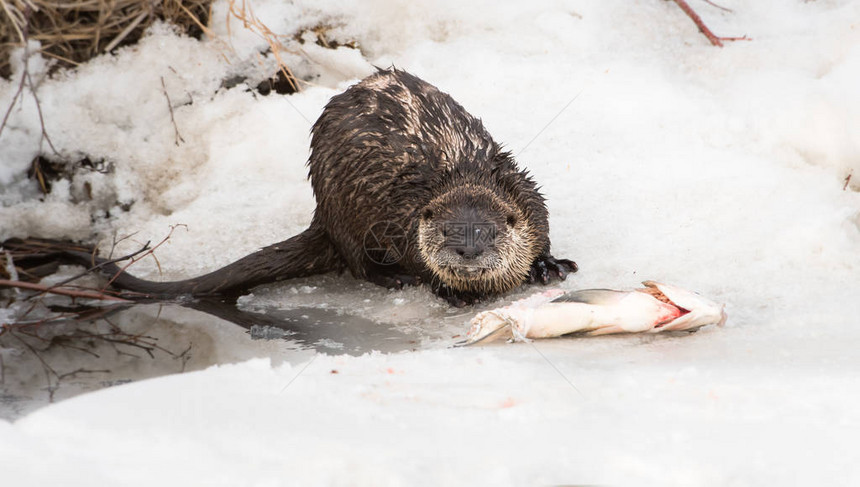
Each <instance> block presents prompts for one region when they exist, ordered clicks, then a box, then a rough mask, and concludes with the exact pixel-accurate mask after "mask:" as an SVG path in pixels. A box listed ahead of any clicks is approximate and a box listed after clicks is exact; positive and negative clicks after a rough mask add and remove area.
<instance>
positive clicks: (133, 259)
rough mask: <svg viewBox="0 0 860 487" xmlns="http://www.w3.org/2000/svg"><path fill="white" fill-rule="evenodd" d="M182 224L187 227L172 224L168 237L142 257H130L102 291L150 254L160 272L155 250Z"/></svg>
mask: <svg viewBox="0 0 860 487" xmlns="http://www.w3.org/2000/svg"><path fill="white" fill-rule="evenodd" d="M180 226H182V227H185V225H183V224H178V225H170V232H168V234H167V236H166V237H164V238H163V239H162V240H161V242H158V243H157V244H155V246H154V247H152V248H151V249H148V250H147V251H146V252H144V253H143V254H142V255H140V257H138V256H134V257H132V258H131V259H129V262H128V264H126V265H124V266H123V267H122V268H120V270H119V272H117V273H116V274H115V275H114V276H113V277H112V278H111V279H110V280H109V281H108V282H107V284H105V285H104V287H103V288H102V289H101V291H102V292H104V291H105V290H106V289H107V288H108V286H110V285H111V284H113V282H114V281H115V280H116V279H117V278H118V277H119V276H120V274H122V273H123V272H125V271H126V269H128V268H129V267H131V266H132V265H134V264H135V262H137V261H139V260H141V259H144V258H146V257H147V256H148V255H151V256H152V258H154V259H155V264H156V266H158V272H161V264H160V263H159V262H158V258H157V257H156V256H155V250H156V249H158V248H159V247H161V246H162V245H163V244H164V242H167V241H168V240H170V236H171V235H173V231H174V230H176V229H177V228H178V227H180ZM148 245H149V242H147V246H148ZM93 260H95V253H93Z"/></svg>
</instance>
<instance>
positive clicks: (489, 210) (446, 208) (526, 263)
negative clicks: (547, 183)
mask: <svg viewBox="0 0 860 487" xmlns="http://www.w3.org/2000/svg"><path fill="white" fill-rule="evenodd" d="M420 217H421V219H420V221H419V224H418V249H419V251H420V253H421V257H422V259H423V260H424V262H425V263H426V264H427V267H428V268H429V269H430V270H431V271H432V272H433V274H434V275H435V277H437V278H438V279H439V280H441V281H442V282H443V283H444V284H447V285H448V286H449V287H451V288H452V289H455V290H458V291H467V292H475V293H480V294H488V293H502V292H506V291H509V290H510V289H513V288H514V287H516V286H518V285H520V284H522V282H523V281H524V279H525V277H526V276H527V274H528V271H529V268H530V267H531V264H532V262H534V259H535V258H536V257H537V256H538V253H539V250H540V249H538V248H537V245H536V244H535V242H536V236H535V230H534V229H533V228H532V227H531V225H530V224H529V222H528V221H527V219H526V218H525V215H524V214H523V212H522V211H521V210H520V209H519V208H517V207H515V206H513V205H511V204H510V203H508V202H506V201H504V200H503V199H501V198H500V197H499V196H497V195H496V194H495V193H493V192H492V191H490V190H489V189H487V188H484V187H481V186H475V185H469V184H466V185H463V186H459V187H456V188H454V189H452V190H450V191H448V192H446V193H444V194H442V195H440V196H437V197H436V198H434V199H433V200H431V201H430V203H428V204H427V205H426V206H425V207H424V208H423V209H422V210H421V213H420Z"/></svg>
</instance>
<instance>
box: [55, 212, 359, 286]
mask: <svg viewBox="0 0 860 487" xmlns="http://www.w3.org/2000/svg"><path fill="white" fill-rule="evenodd" d="M66 254H68V255H69V256H71V257H72V258H73V260H75V261H77V262H78V263H85V264H92V263H93V257H92V254H89V253H85V252H79V251H68V250H67V251H66ZM95 263H96V264H101V268H100V272H101V273H102V274H103V275H104V276H106V277H107V278H109V279H111V286H113V287H116V288H119V289H124V290H127V291H132V292H133V293H134V294H135V295H136V296H135V297H138V298H151V299H165V298H176V297H179V296H225V297H237V296H239V295H241V294H245V293H247V292H248V291H249V290H250V289H251V288H253V287H255V286H259V285H260V284H266V283H270V282H275V281H281V280H284V279H292V278H296V277H305V276H310V275H314V274H322V273H325V272H329V271H333V270H337V269H340V268H342V267H343V264H342V261H341V259H340V257H339V255H338V253H337V251H336V250H335V248H334V246H333V245H332V243H331V241H330V240H329V238H328V236H327V235H326V233H325V232H324V231H323V230H321V229H319V228H318V227H316V226H315V225H311V227H310V228H308V229H307V230H305V231H304V232H302V233H300V234H298V235H296V236H295V237H292V238H290V239H287V240H284V241H283V242H279V243H276V244H273V245H269V246H268V247H264V248H262V249H260V250H258V251H256V252H254V253H253V254H250V255H248V256H246V257H243V258H241V259H239V260H237V261H236V262H233V263H232V264H228V265H226V266H224V267H222V268H220V269H218V270H216V271H213V272H210V273H209V274H205V275H202V276H199V277H194V278H191V279H185V280H182V281H172V282H155V281H147V280H144V279H139V278H137V277H134V276H132V275H131V274H128V273H127V272H124V271H122V270H121V269H120V268H119V267H118V266H117V265H116V264H113V263H106V261H104V260H102V259H96V260H95Z"/></svg>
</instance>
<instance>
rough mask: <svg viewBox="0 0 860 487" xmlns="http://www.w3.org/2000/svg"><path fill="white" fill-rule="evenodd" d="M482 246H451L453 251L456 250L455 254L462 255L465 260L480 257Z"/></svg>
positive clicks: (482, 251) (482, 250)
mask: <svg viewBox="0 0 860 487" xmlns="http://www.w3.org/2000/svg"><path fill="white" fill-rule="evenodd" d="M483 247H484V246H483V245H481V246H465V245H463V246H459V247H453V250H454V252H457V255H459V256H460V257H462V258H464V259H466V260H470V259H475V258H477V257H480V256H481V254H483V253H484V248H483Z"/></svg>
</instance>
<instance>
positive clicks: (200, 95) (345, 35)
mask: <svg viewBox="0 0 860 487" xmlns="http://www.w3.org/2000/svg"><path fill="white" fill-rule="evenodd" d="M691 3H692V5H693V6H694V7H695V8H696V9H697V10H698V11H699V13H700V14H702V16H703V18H704V19H705V21H706V22H707V23H708V24H709V26H710V27H711V28H712V29H713V30H714V31H715V32H717V33H718V34H719V35H731V36H735V35H744V34H746V35H748V36H750V37H751V38H752V40H751V41H739V42H732V43H727V45H726V47H724V48H722V49H718V48H714V47H711V46H710V45H708V43H707V41H706V40H705V39H704V37H702V36H701V35H700V34H699V33H698V32H697V31H696V28H695V26H694V25H693V24H692V22H690V21H689V19H687V18H686V17H685V16H684V15H683V13H681V11H680V10H679V9H678V8H677V7H676V6H675V5H674V4H673V3H671V2H661V1H637V2H628V1H622V0H611V1H601V2H598V1H586V0H579V1H568V2H565V1H552V0H546V1H534V2H525V3H518V4H516V5H514V4H510V5H508V4H504V5H502V4H499V3H498V2H489V1H484V2H472V3H468V4H462V3H461V2H455V1H447V2H438V3H429V2H428V3H426V4H425V3H421V2H407V3H404V2H394V1H391V0H369V1H367V2H361V3H356V4H349V5H346V4H342V2H334V1H328V0H324V1H316V2H309V1H295V2H293V3H291V4H285V3H284V2H280V1H275V0H270V1H264V0H257V1H255V2H253V5H254V14H255V15H256V16H257V17H258V18H259V19H260V20H261V21H262V22H264V23H265V24H266V25H268V26H269V27H270V28H272V30H273V31H275V32H278V33H283V34H284V35H285V36H286V37H288V38H291V37H292V35H293V34H295V33H301V32H303V31H306V30H307V29H308V28H311V27H314V26H316V25H319V24H325V25H328V26H330V30H329V35H330V36H332V37H333V38H334V39H336V40H338V41H339V42H341V43H345V42H349V41H353V40H355V41H358V43H359V45H360V46H361V49H362V51H361V52H358V51H356V50H353V49H348V48H345V47H341V48H339V49H337V50H326V49H323V48H321V47H319V46H316V45H315V44H313V43H308V42H306V43H305V44H298V43H292V44H291V45H290V46H288V47H289V49H288V50H286V51H285V52H284V53H283V55H284V59H285V60H286V61H287V63H288V64H290V65H291V67H294V69H295V70H296V72H297V73H299V74H300V75H302V76H312V75H313V76H316V77H314V78H313V83H312V84H311V85H309V86H307V87H306V89H305V90H304V91H302V92H301V93H298V94H294V95H290V96H277V95H271V96H267V97H263V96H259V95H254V94H253V93H251V92H249V91H247V90H246V87H247V86H254V85H256V83H257V82H259V81H260V80H261V79H263V77H265V76H266V75H267V74H269V73H271V72H272V71H273V69H272V66H273V60H272V59H271V58H270V57H269V56H265V55H262V54H260V53H261V52H263V51H264V49H265V46H266V44H265V41H264V40H262V39H261V38H260V37H259V36H257V35H255V34H253V33H251V32H248V31H245V30H244V29H242V28H241V26H240V25H239V23H237V22H236V21H235V19H234V20H233V21H232V23H231V26H230V29H229V32H231V33H232V35H233V37H230V38H228V34H227V32H228V29H227V26H226V24H225V23H224V22H225V21H224V19H225V18H226V10H227V6H226V2H224V1H219V2H217V3H216V5H215V9H214V14H213V19H214V22H215V23H214V24H213V26H212V29H213V31H214V32H215V33H216V34H217V35H218V38H216V39H210V40H207V41H205V42H199V41H196V40H193V39H188V38H185V37H183V36H181V35H178V34H176V33H175V32H174V31H173V30H172V29H171V28H169V27H167V26H163V25H160V26H155V27H153V28H152V30H151V32H150V34H149V36H148V37H146V38H145V39H143V40H142V41H141V42H140V43H139V44H137V45H136V46H130V47H127V48H124V49H122V50H120V52H119V53H117V54H116V55H113V56H102V57H100V58H97V59H95V60H93V61H91V62H89V63H87V64H85V65H83V66H81V67H80V68H79V69H77V70H76V71H74V72H69V73H65V74H60V75H57V76H54V77H53V78H45V77H44V73H45V68H46V65H45V61H44V60H41V59H40V58H38V57H31V58H30V63H31V68H30V69H31V73H32V74H33V76H34V78H35V79H36V80H37V82H38V83H39V90H38V95H39V100H40V101H41V106H42V111H43V114H44V118H45V123H46V128H47V131H48V133H49V135H50V137H51V141H52V142H53V145H54V146H55V147H56V148H57V150H58V151H59V152H60V154H61V155H62V156H63V158H65V159H70V160H76V159H77V158H80V157H82V156H84V155H85V156H87V157H89V158H90V159H91V160H92V161H104V163H105V164H109V165H110V166H111V167H112V169H113V170H112V172H109V173H106V174H104V173H101V172H97V171H90V172H87V171H82V172H79V173H78V175H77V176H76V177H75V178H74V179H73V181H72V182H71V184H66V185H63V184H59V183H57V184H55V185H54V189H53V191H52V193H51V194H50V195H48V196H46V197H41V196H40V194H39V192H38V190H37V189H36V187H35V185H34V183H33V181H31V180H28V179H27V176H26V171H27V168H28V166H29V163H30V161H31V160H32V158H33V157H34V156H35V155H36V154H37V153H39V152H40V150H41V152H42V153H44V154H47V155H50V149H49V148H48V147H47V146H46V143H45V142H42V143H40V133H41V129H40V126H39V118H38V113H37V112H36V109H35V105H34V103H33V99H32V96H30V94H29V92H26V91H25V96H24V97H23V99H22V101H21V102H19V103H20V104H19V105H18V106H16V107H15V109H14V110H13V111H12V113H11V117H10V121H9V125H8V126H7V127H6V129H5V130H4V131H3V133H2V135H0V203H2V205H0V239H5V238H9V237H13V236H27V235H31V236H41V237H58V238H90V239H95V240H101V241H102V242H105V243H110V241H111V239H112V237H113V235H114V234H115V233H116V234H117V235H121V236H122V235H128V234H132V233H134V234H135V235H134V237H133V238H132V239H129V240H127V241H125V242H123V243H122V245H121V246H120V248H119V249H118V250H117V251H118V252H124V251H131V250H136V248H137V247H138V246H139V245H140V244H141V243H143V242H145V241H147V240H152V241H153V242H157V241H160V240H161V239H162V238H163V237H164V236H165V235H166V234H168V233H169V231H170V226H171V225H177V224H183V225H185V226H180V227H177V229H176V230H175V231H174V232H173V234H172V236H171V239H170V241H169V242H168V243H167V244H165V245H164V246H162V247H161V248H159V252H158V256H159V262H160V264H161V267H162V269H163V271H164V272H163V278H165V279H171V278H177V277H180V276H189V275H193V274H197V273H200V272H203V271H206V270H211V269H214V268H216V267H218V266H220V265H223V264H226V263H228V262H230V261H232V260H234V259H236V258H238V257H241V256H243V255H245V254H247V253H249V252H250V251H252V250H254V249H256V248H258V247H260V246H263V245H267V244H269V243H272V242H275V241H279V240H283V239H284V238H285V237H287V236H289V235H292V234H295V233H297V232H299V231H301V230H302V229H304V228H305V227H306V226H307V224H308V222H309V221H310V217H311V214H312V211H313V207H314V203H313V198H312V195H311V192H310V188H309V184H308V183H307V181H306V168H305V167H304V162H305V160H306V159H307V155H308V143H309V129H310V124H311V123H312V121H313V120H315V119H316V117H317V116H318V115H319V113H320V112H321V111H322V108H323V106H324V105H325V103H326V101H327V100H328V99H329V98H330V97H331V96H333V95H335V94H337V93H339V92H341V91H342V90H343V89H345V88H346V87H347V86H349V84H351V83H354V82H355V80H357V79H359V78H361V77H362V76H365V75H366V74H368V73H370V72H372V70H373V66H374V65H375V66H383V67H384V66H389V65H391V64H394V65H396V66H397V67H398V68H402V69H406V70H409V71H410V72H413V73H414V74H416V75H419V76H420V77H422V78H424V79H426V80H428V81H429V82H431V83H433V84H435V85H436V86H438V87H440V89H442V90H443V91H446V92H448V93H450V94H452V96H453V97H454V98H455V99H457V100H458V101H459V102H460V103H462V104H463V105H464V106H465V107H466V108H467V110H469V111H470V112H471V113H473V114H475V115H476V116H479V117H481V118H482V119H483V121H484V123H485V124H486V126H487V127H488V129H489V131H490V132H491V133H492V134H493V136H494V137H495V138H496V140H498V141H500V142H503V143H504V144H505V145H506V147H507V148H508V149H510V150H512V151H513V152H514V154H515V155H516V157H517V160H518V161H519V163H520V164H521V165H522V166H523V167H525V168H528V169H529V171H531V172H532V173H533V174H534V176H535V178H536V179H537V180H538V181H539V182H540V184H541V185H542V186H543V191H544V193H545V195H546V197H547V200H548V205H549V209H550V215H551V227H552V230H551V238H552V241H553V252H554V254H555V255H557V256H563V257H567V258H572V259H574V260H576V261H577V262H578V263H579V265H580V267H581V270H580V272H579V273H578V274H576V275H574V276H572V277H571V278H569V279H568V280H567V281H566V282H565V283H563V285H562V287H564V288H565V289H580V288H589V287H601V288H617V289H629V288H630V287H633V286H636V285H637V283H638V282H639V281H642V280H645V279H655V280H659V281H662V282H669V283H673V284H678V285H681V286H682V287H685V288H689V289H693V290H696V291H698V292H700V293H702V294H703V295H704V296H706V297H708V298H710V299H713V300H715V301H717V302H721V303H726V305H727V306H726V311H727V313H728V316H729V320H728V324H727V326H726V327H725V328H722V329H717V328H713V327H711V328H706V329H703V330H702V331H700V332H698V333H696V334H693V335H690V336H669V337H663V336H656V337H655V336H648V337H642V336H616V337H604V338H571V339H557V340H544V341H538V342H535V343H533V344H504V343H499V344H492V345H487V346H485V347H472V348H456V349H454V348H449V346H450V345H451V343H452V342H453V340H452V339H451V338H450V337H451V336H452V335H454V334H456V333H465V331H466V329H467V327H466V325H465V322H466V321H467V320H468V318H470V317H471V312H476V311H479V310H481V309H486V307H493V306H498V305H499V304H500V303H499V302H498V301H496V302H491V303H486V304H485V305H483V307H478V308H476V309H474V310H471V312H470V314H469V315H467V316H463V313H464V311H463V310H451V309H450V308H448V307H447V305H445V304H444V303H442V302H441V301H439V300H436V299H434V298H433V297H432V296H430V294H429V292H427V291H426V290H423V289H407V290H404V291H402V292H390V291H387V290H384V289H380V288H376V287H375V286H372V285H370V284H364V283H359V282H357V281H354V280H352V279H350V278H349V277H346V276H344V277H338V276H323V277H321V278H317V279H309V280H303V281H302V282H300V283H283V284H280V285H277V286H268V287H265V288H261V289H259V290H257V291H255V293H254V295H252V296H249V297H246V298H243V300H242V301H241V306H242V307H243V309H247V310H265V309H278V308H283V309H292V308H296V309H298V308H320V309H326V310H331V311H333V312H348V313H351V314H355V315H357V316H362V317H365V318H368V319H370V320H374V321H377V322H382V323H391V322H394V323H397V324H399V325H400V326H401V329H403V330H405V331H407V332H410V333H418V334H419V336H421V337H422V340H421V343H420V346H419V348H420V349H419V350H418V351H414V352H404V353H368V354H364V355H361V356H348V355H338V354H337V353H334V352H331V351H330V352H329V355H323V354H316V355H311V356H309V353H308V352H302V354H300V355H293V356H289V357H288V358H287V359H285V360H284V359H282V357H281V356H279V357H278V359H277V360H276V359H272V362H270V361H269V360H267V359H261V358H257V359H254V360H251V361H246V360H247V359H248V358H249V357H252V356H258V355H255V354H254V353H251V352H249V351H248V350H246V349H245V348H242V347H241V346H239V345H237V346H236V347H237V348H236V350H229V349H219V354H218V355H217V360H216V362H217V363H222V364H229V363H231V362H237V363H232V364H230V365H220V366H215V367H211V368H207V369H205V370H199V371H195V372H189V373H185V374H179V375H170V376H165V377H160V378H157V379H151V380H143V381H139V382H134V383H131V384H126V385H122V386H117V387H112V388H109V389H104V390H101V391H97V392H93V393H88V394H84V395H81V396H78V397H75V398H72V399H68V400H65V401H61V402H59V403H56V404H52V405H50V406H48V407H45V408H43V409H41V410H39V411H36V412H33V413H31V414H28V415H27V416H25V417H24V418H22V419H19V420H17V421H15V422H13V423H10V422H7V421H2V420H0V458H2V459H3V462H2V463H3V474H4V480H7V479H8V481H9V482H11V483H12V484H15V485H47V484H56V483H63V484H74V483H76V482H77V483H81V484H82V483H84V482H86V483H87V484H88V485H90V484H92V483H93V482H95V483H97V484H102V483H105V484H124V485H143V484H153V483H161V484H167V485H179V484H183V483H185V484H187V483H192V484H197V483H200V482H201V481H204V482H205V483H206V484H213V485H214V484H223V485H236V484H243V485H244V484H254V485H282V484H283V485H294V484H299V485H305V484H349V485H356V484H359V485H361V484H371V485H402V484H410V485H411V484H422V485H439V484H492V485H513V484H526V483H528V484H562V483H592V484H594V483H598V484H636V485H640V484H652V485H749V484H762V483H774V484H779V483H782V484H789V485H798V484H809V483H813V482H816V483H817V482H819V481H820V480H821V479H826V480H827V483H828V484H834V485H851V484H856V483H857V482H858V480H860V469H858V467H857V466H856V461H855V458H854V457H855V456H856V453H855V452H856V438H857V436H858V434H860V413H858V412H857V408H856V404H857V402H858V400H860V383H858V382H860V374H858V372H859V371H860V358H858V354H857V352H856V348H857V345H858V343H860V319H858V316H860V299H858V297H860V279H858V278H857V276H858V270H860V195H858V189H860V186H858V184H860V90H858V89H857V80H858V79H860V28H858V27H857V26H858V22H860V4H858V3H857V2H849V1H839V0H819V1H816V2H801V1H793V2H783V1H777V0H763V1H760V2H755V3H749V2H741V1H737V0H724V1H723V2H720V3H721V4H722V5H724V6H726V7H729V8H731V9H732V10H733V12H731V13H729V12H723V11H721V10H719V9H716V8H714V7H710V6H708V5H707V4H705V3H704V2H700V1H697V2H691ZM18 55H19V56H20V53H19V54H18ZM19 69H20V68H19ZM237 75H241V76H244V77H246V78H247V81H246V82H245V83H244V84H239V85H238V86H235V87H233V88H229V89H227V88H222V81H223V80H225V79H228V78H231V77H235V76H237ZM162 82H163V85H162ZM17 87H18V84H17V79H16V78H15V77H14V76H13V81H9V82H6V81H0V106H3V107H6V106H8V105H9V102H10V100H11V98H12V95H13V94H14V92H15V91H16V90H17ZM165 91H166V92H167V94H168V95H169V98H170V100H171V104H172V106H173V116H174V118H175V121H176V127H177V129H178V130H179V132H180V134H181V137H182V139H183V140H184V142H181V143H179V144H176V135H175V131H174V126H173V124H172V123H171V121H170V116H171V115H170V110H169V109H168V105H167V101H166V98H165ZM40 148H41V149H40ZM849 175H853V178H852V179H851V183H850V184H849V188H848V189H847V190H845V191H843V189H842V188H843V184H844V181H845V178H846V177H847V176H849ZM85 183H88V184H89V186H90V187H91V189H92V197H91V198H89V197H87V195H86V192H85V191H84V189H83V188H84V185H85ZM117 202H119V204H117ZM140 264H141V265H136V266H135V272H136V273H138V274H139V275H141V276H145V277H149V278H159V275H158V269H157V267H156V265H155V263H154V262H141V263H140ZM529 292H530V290H528V289H521V290H518V291H517V292H515V293H512V294H511V295H509V296H506V297H505V298H504V299H505V301H508V300H513V299H516V298H519V297H523V296H525V295H526V294H528V293H529ZM363 326H364V325H363ZM217 329H218V330H219V331H218V332H217V333H218V334H226V335H225V336H227V337H229V336H230V334H229V332H226V331H224V327H223V326H222V325H219V326H218V327H217ZM416 330H418V331H417V332H416ZM194 333H197V334H199V333H200V332H199V330H198V331H195V332H194ZM232 333H233V334H234V335H240V334H241V333H242V332H241V331H238V330H236V331H233V332H232ZM332 340H333V341H332V342H331V343H327V344H328V345H329V348H328V349H329V350H336V347H337V346H338V345H340V344H339V343H337V341H336V340H335V339H334V338H333V339H332ZM221 346H223V345H221ZM276 348H277V347H275V346H272V347H271V350H272V353H273V355H274V354H275V349H276ZM297 353H298V352H297ZM333 371H337V373H333ZM46 458H47V459H50V460H49V461H50V464H51V468H50V469H49V468H45V459H46ZM144 465H146V466H147V467H149V466H152V467H155V468H141V466H144Z"/></svg>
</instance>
